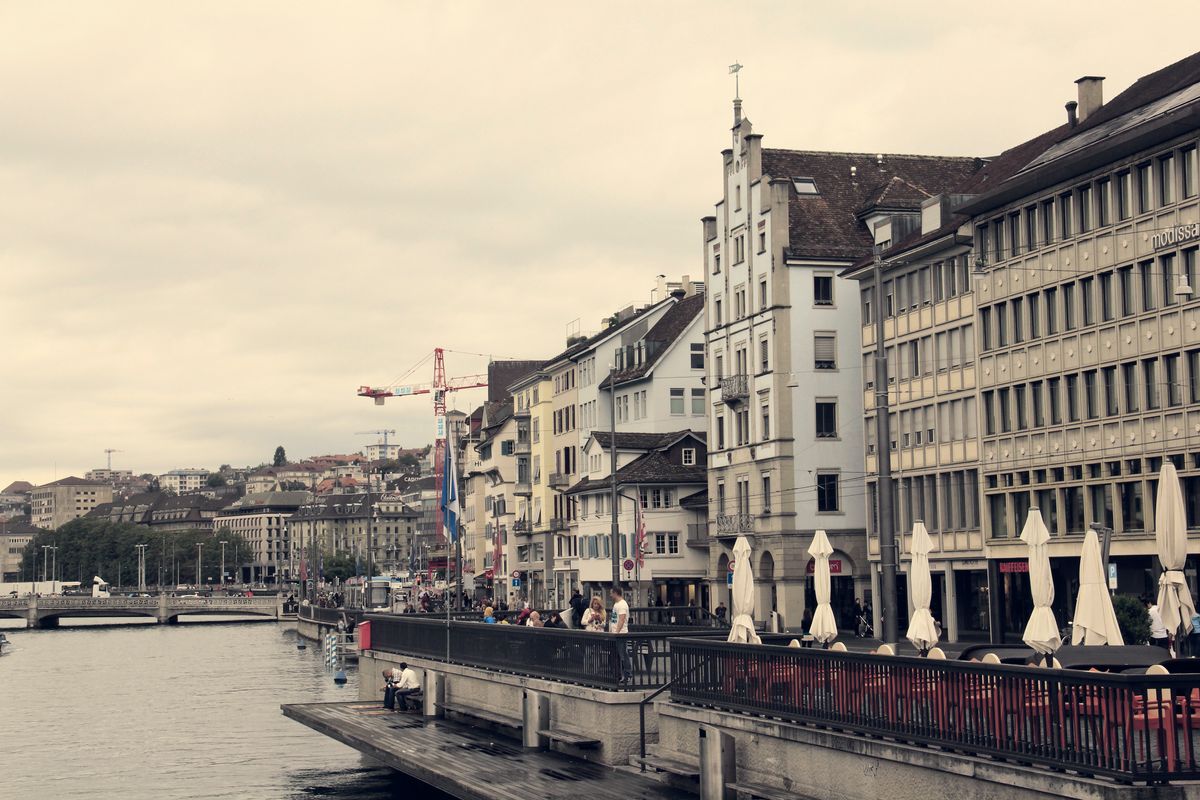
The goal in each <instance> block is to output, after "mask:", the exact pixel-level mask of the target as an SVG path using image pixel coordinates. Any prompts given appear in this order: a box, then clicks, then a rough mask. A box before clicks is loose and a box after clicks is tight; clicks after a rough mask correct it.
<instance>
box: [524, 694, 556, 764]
mask: <svg viewBox="0 0 1200 800" xmlns="http://www.w3.org/2000/svg"><path fill="white" fill-rule="evenodd" d="M522 706H523V708H522V711H523V712H524V713H522V715H521V744H523V745H524V746H525V747H528V748H530V749H533V750H544V749H546V745H547V741H546V737H545V736H543V735H542V734H541V733H540V732H541V731H544V730H546V729H548V728H549V727H550V698H549V697H547V696H546V695H544V694H542V693H541V692H535V691H533V690H532V689H526V690H525V699H524V702H523V703H522Z"/></svg>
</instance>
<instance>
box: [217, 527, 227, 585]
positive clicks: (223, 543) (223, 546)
mask: <svg viewBox="0 0 1200 800" xmlns="http://www.w3.org/2000/svg"><path fill="white" fill-rule="evenodd" d="M217 544H219V545H221V588H222V589H224V588H225V545H227V544H229V542H227V541H225V540H224V539H222V540H221V541H219V542H217Z"/></svg>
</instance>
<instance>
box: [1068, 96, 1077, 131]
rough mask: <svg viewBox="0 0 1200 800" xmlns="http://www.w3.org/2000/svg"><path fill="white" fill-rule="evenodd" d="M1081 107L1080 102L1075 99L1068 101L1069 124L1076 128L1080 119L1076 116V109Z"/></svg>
mask: <svg viewBox="0 0 1200 800" xmlns="http://www.w3.org/2000/svg"><path fill="white" fill-rule="evenodd" d="M1078 107H1079V103H1076V102H1075V101H1074V100H1068V101H1067V124H1068V125H1070V126H1071V127H1072V128H1074V127H1075V126H1076V125H1078V124H1079V120H1078V119H1076V117H1075V109H1076V108H1078Z"/></svg>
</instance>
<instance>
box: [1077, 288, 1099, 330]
mask: <svg viewBox="0 0 1200 800" xmlns="http://www.w3.org/2000/svg"><path fill="white" fill-rule="evenodd" d="M1095 284H1096V281H1095V279H1094V278H1091V277H1087V278H1080V279H1079V296H1080V305H1081V306H1083V324H1084V325H1095V324H1096V297H1095Z"/></svg>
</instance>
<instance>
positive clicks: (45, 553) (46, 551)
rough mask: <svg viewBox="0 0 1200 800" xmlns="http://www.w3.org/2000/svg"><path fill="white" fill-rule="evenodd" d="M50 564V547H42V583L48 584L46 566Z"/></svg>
mask: <svg viewBox="0 0 1200 800" xmlns="http://www.w3.org/2000/svg"><path fill="white" fill-rule="evenodd" d="M49 563H50V545H48V544H44V545H42V583H45V582H46V565H47V564H49Z"/></svg>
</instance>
